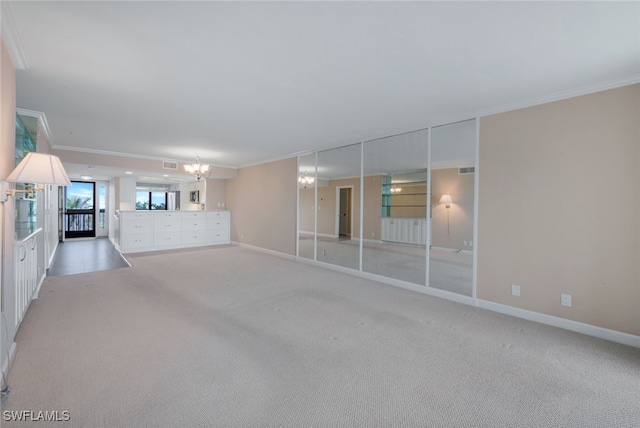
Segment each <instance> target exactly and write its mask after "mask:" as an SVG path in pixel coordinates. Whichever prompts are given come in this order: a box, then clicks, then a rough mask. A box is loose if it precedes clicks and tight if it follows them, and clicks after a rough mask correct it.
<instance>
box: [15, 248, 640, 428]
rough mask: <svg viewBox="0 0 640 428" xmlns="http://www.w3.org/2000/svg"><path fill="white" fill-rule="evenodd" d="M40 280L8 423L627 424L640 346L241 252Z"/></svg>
mask: <svg viewBox="0 0 640 428" xmlns="http://www.w3.org/2000/svg"><path fill="white" fill-rule="evenodd" d="M128 259H129V261H130V262H131V263H132V265H133V266H132V267H131V268H127V269H118V270H112V271H103V272H95V273H87V274H78V275H70V276H59V277H50V278H47V279H46V281H45V284H44V285H43V288H42V291H41V293H40V299H39V300H36V301H34V302H33V303H32V305H31V308H30V309H29V312H28V313H27V315H26V318H25V320H24V322H23V325H22V327H21V329H20V331H19V332H18V336H17V343H18V352H17V355H16V358H15V362H14V364H13V367H12V370H11V373H10V378H9V384H10V386H11V393H10V394H9V396H8V397H6V398H5V400H4V402H3V406H2V410H3V411H20V410H30V411H34V412H37V411H46V410H48V411H56V410H57V411H59V412H63V411H68V412H69V416H70V420H69V421H67V422H56V423H49V424H47V423H42V422H30V423H16V422H6V421H5V419H6V415H7V413H4V412H3V425H2V426H3V427H5V426H6V427H17V426H33V427H42V426H56V427H68V426H69V427H109V428H115V427H136V428H140V427H252V428H253V427H274V428H275V427H292V428H293V427H295V428H299V427H406V428H414V427H415V428H417V427H510V428H512V427H580V428H583V427H638V426H640V350H639V349H636V348H630V347H626V346H622V345H618V344H614V343H610V342H606V341H603V340H599V339H594V338H590V337H586V336H583V335H579V334H576V333H571V332H568V331H564V330H560V329H556V328H553V327H548V326H544V325H540V324H536V323H532V322H528V321H524V320H520V319H515V318H511V317H509V316H506V315H501V314H496V313H492V312H487V311H483V310H480V309H477V308H474V307H470V306H466V305H461V304H457V303H453V302H450V301H445V300H441V299H437V298H433V297H430V296H427V295H422V294H418V293H412V292H410V291H406V290H403V289H399V288H395V287H392V286H388V285H383V284H379V283H376V282H372V281H368V280H365V279H361V278H357V277H353V276H349V275H345V274H342V273H339V272H334V271H331V270H327V269H322V268H319V267H315V266H310V265H307V264H304V263H297V262H295V261H290V260H287V259H283V258H279V257H275V256H271V255H266V254H262V253H258V252H254V251H251V250H248V249H244V248H240V247H237V246H224V247H215V248H202V249H195V250H188V251H186V250H185V251H177V252H166V253H158V254H138V255H131V256H129V257H128Z"/></svg>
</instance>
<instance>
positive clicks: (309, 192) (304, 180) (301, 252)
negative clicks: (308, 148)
mask: <svg viewBox="0 0 640 428" xmlns="http://www.w3.org/2000/svg"><path fill="white" fill-rule="evenodd" d="M315 196H316V154H315V153H311V154H308V155H304V156H298V257H304V258H305V259H311V260H314V249H315V245H314V243H315V239H314V234H315V224H316V217H315V206H316V199H315Z"/></svg>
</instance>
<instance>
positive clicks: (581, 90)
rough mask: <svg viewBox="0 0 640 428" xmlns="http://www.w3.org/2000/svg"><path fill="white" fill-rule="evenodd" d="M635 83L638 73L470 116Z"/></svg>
mask: <svg viewBox="0 0 640 428" xmlns="http://www.w3.org/2000/svg"><path fill="white" fill-rule="evenodd" d="M636 83H640V75H637V74H636V75H632V76H627V77H623V78H621V79H616V80H610V81H607V82H602V83H596V84H593V85H587V86H581V87H579V88H575V89H569V90H566V91H560V92H556V93H554V94H549V95H545V96H541V97H537V98H531V99H528V100H524V101H520V102H517V103H512V104H505V105H502V106H497V107H491V108H488V109H484V110H480V111H476V112H474V113H473V116H471V117H476V118H481V117H483V116H489V115H493V114H498V113H506V112H508V111H512V110H519V109H523V108H527V107H534V106H537V105H541V104H548V103H552V102H555V101H561V100H566V99H569V98H575V97H579V96H582V95H589V94H593V93H596V92H602V91H606V90H609V89H615V88H621V87H623V86H629V85H635V84H636Z"/></svg>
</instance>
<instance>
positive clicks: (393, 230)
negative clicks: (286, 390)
mask: <svg viewBox="0 0 640 428" xmlns="http://www.w3.org/2000/svg"><path fill="white" fill-rule="evenodd" d="M380 236H381V239H382V240H383V241H389V242H399V243H403V244H414V245H426V242H427V220H426V219H423V218H398V217H395V218H394V217H386V218H383V219H382V233H381V234H380Z"/></svg>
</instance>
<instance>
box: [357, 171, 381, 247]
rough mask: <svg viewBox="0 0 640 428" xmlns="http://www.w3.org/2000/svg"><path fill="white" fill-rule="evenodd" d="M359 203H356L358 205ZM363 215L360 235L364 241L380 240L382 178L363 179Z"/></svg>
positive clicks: (371, 176)
mask: <svg viewBox="0 0 640 428" xmlns="http://www.w3.org/2000/svg"><path fill="white" fill-rule="evenodd" d="M359 203H360V202H359V201H358V204H359ZM362 209H363V210H364V215H363V219H362V222H363V223H364V227H363V228H362V234H363V236H364V239H365V240H366V239H372V240H377V241H379V240H380V231H381V228H382V226H381V220H380V218H381V214H382V176H381V175H370V176H366V177H364V201H363V208H362Z"/></svg>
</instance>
